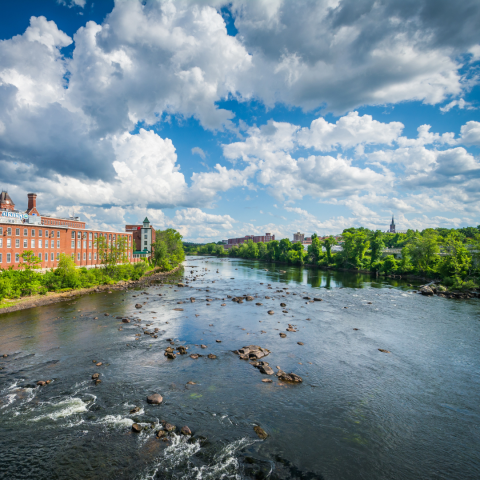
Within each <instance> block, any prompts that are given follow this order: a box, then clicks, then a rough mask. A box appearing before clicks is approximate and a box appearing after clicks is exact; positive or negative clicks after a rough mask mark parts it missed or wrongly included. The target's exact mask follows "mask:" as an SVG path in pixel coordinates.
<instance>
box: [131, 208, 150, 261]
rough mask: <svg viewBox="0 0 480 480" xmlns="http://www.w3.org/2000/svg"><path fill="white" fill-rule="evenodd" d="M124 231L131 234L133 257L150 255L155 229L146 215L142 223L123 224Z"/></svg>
mask: <svg viewBox="0 0 480 480" xmlns="http://www.w3.org/2000/svg"><path fill="white" fill-rule="evenodd" d="M125 231H126V232H130V233H132V235H133V242H134V243H133V247H134V252H133V258H148V257H150V256H151V255H152V243H155V229H154V228H153V227H152V226H151V225H150V221H149V220H148V218H147V217H145V220H144V221H143V225H125Z"/></svg>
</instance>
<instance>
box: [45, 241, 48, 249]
mask: <svg viewBox="0 0 480 480" xmlns="http://www.w3.org/2000/svg"><path fill="white" fill-rule="evenodd" d="M45 248H48V240H45Z"/></svg>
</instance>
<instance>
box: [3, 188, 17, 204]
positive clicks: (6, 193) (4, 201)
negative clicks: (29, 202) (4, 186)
mask: <svg viewBox="0 0 480 480" xmlns="http://www.w3.org/2000/svg"><path fill="white" fill-rule="evenodd" d="M7 202H8V203H10V205H15V204H14V203H13V201H12V199H11V198H10V195H9V194H8V192H6V191H2V193H0V203H7Z"/></svg>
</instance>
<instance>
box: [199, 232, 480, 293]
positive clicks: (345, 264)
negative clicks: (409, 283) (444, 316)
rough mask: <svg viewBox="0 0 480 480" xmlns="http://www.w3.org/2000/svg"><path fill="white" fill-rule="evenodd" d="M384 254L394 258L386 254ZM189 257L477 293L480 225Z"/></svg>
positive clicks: (353, 235) (203, 249)
mask: <svg viewBox="0 0 480 480" xmlns="http://www.w3.org/2000/svg"><path fill="white" fill-rule="evenodd" d="M338 243H339V244H340V246H341V247H342V249H341V251H337V252H334V251H333V250H334V249H333V247H334V246H335V245H337V244H338ZM390 248H392V249H398V251H399V252H400V253H399V254H397V255H395V254H389V252H388V249H390ZM190 252H191V253H198V254H210V255H219V256H229V257H238V258H248V259H258V260H262V261H266V262H283V263H288V264H291V265H305V264H308V265H315V266H318V267H324V268H331V269H350V270H362V271H368V272H372V273H380V274H385V275H417V276H421V277H423V278H431V279H439V280H442V282H443V283H444V284H445V285H447V286H449V287H450V288H451V289H470V288H478V285H479V284H480V225H479V226H478V227H466V228H459V229H446V228H435V229H434V228H427V229H425V230H423V231H418V230H417V231H415V230H408V231H407V232H406V233H385V232H382V231H380V230H376V231H374V230H369V229H368V228H363V227H360V228H347V229H345V230H343V232H342V234H341V240H340V241H339V242H337V240H336V239H335V237H333V236H330V237H327V238H323V239H320V238H319V237H318V235H316V234H313V235H312V243H311V245H308V248H307V249H306V250H305V249H304V245H303V244H301V243H292V242H291V241H290V240H289V239H288V238H284V239H282V240H280V241H278V240H273V241H271V242H267V243H263V242H259V243H254V242H253V241H252V240H249V241H247V242H246V243H242V244H240V245H235V246H233V247H231V248H230V249H228V250H225V249H224V248H223V245H218V244H214V243H210V244H206V245H203V246H200V247H196V248H195V249H194V250H193V249H190Z"/></svg>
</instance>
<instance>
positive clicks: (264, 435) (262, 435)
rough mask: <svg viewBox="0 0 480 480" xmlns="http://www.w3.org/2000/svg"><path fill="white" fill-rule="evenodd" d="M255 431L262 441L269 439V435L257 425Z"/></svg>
mask: <svg viewBox="0 0 480 480" xmlns="http://www.w3.org/2000/svg"><path fill="white" fill-rule="evenodd" d="M253 429H254V430H255V433H256V434H257V435H258V438H260V439H261V440H265V439H266V438H267V437H268V433H267V432H266V431H265V430H264V429H263V428H262V427H259V426H258V425H255V427H253Z"/></svg>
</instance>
